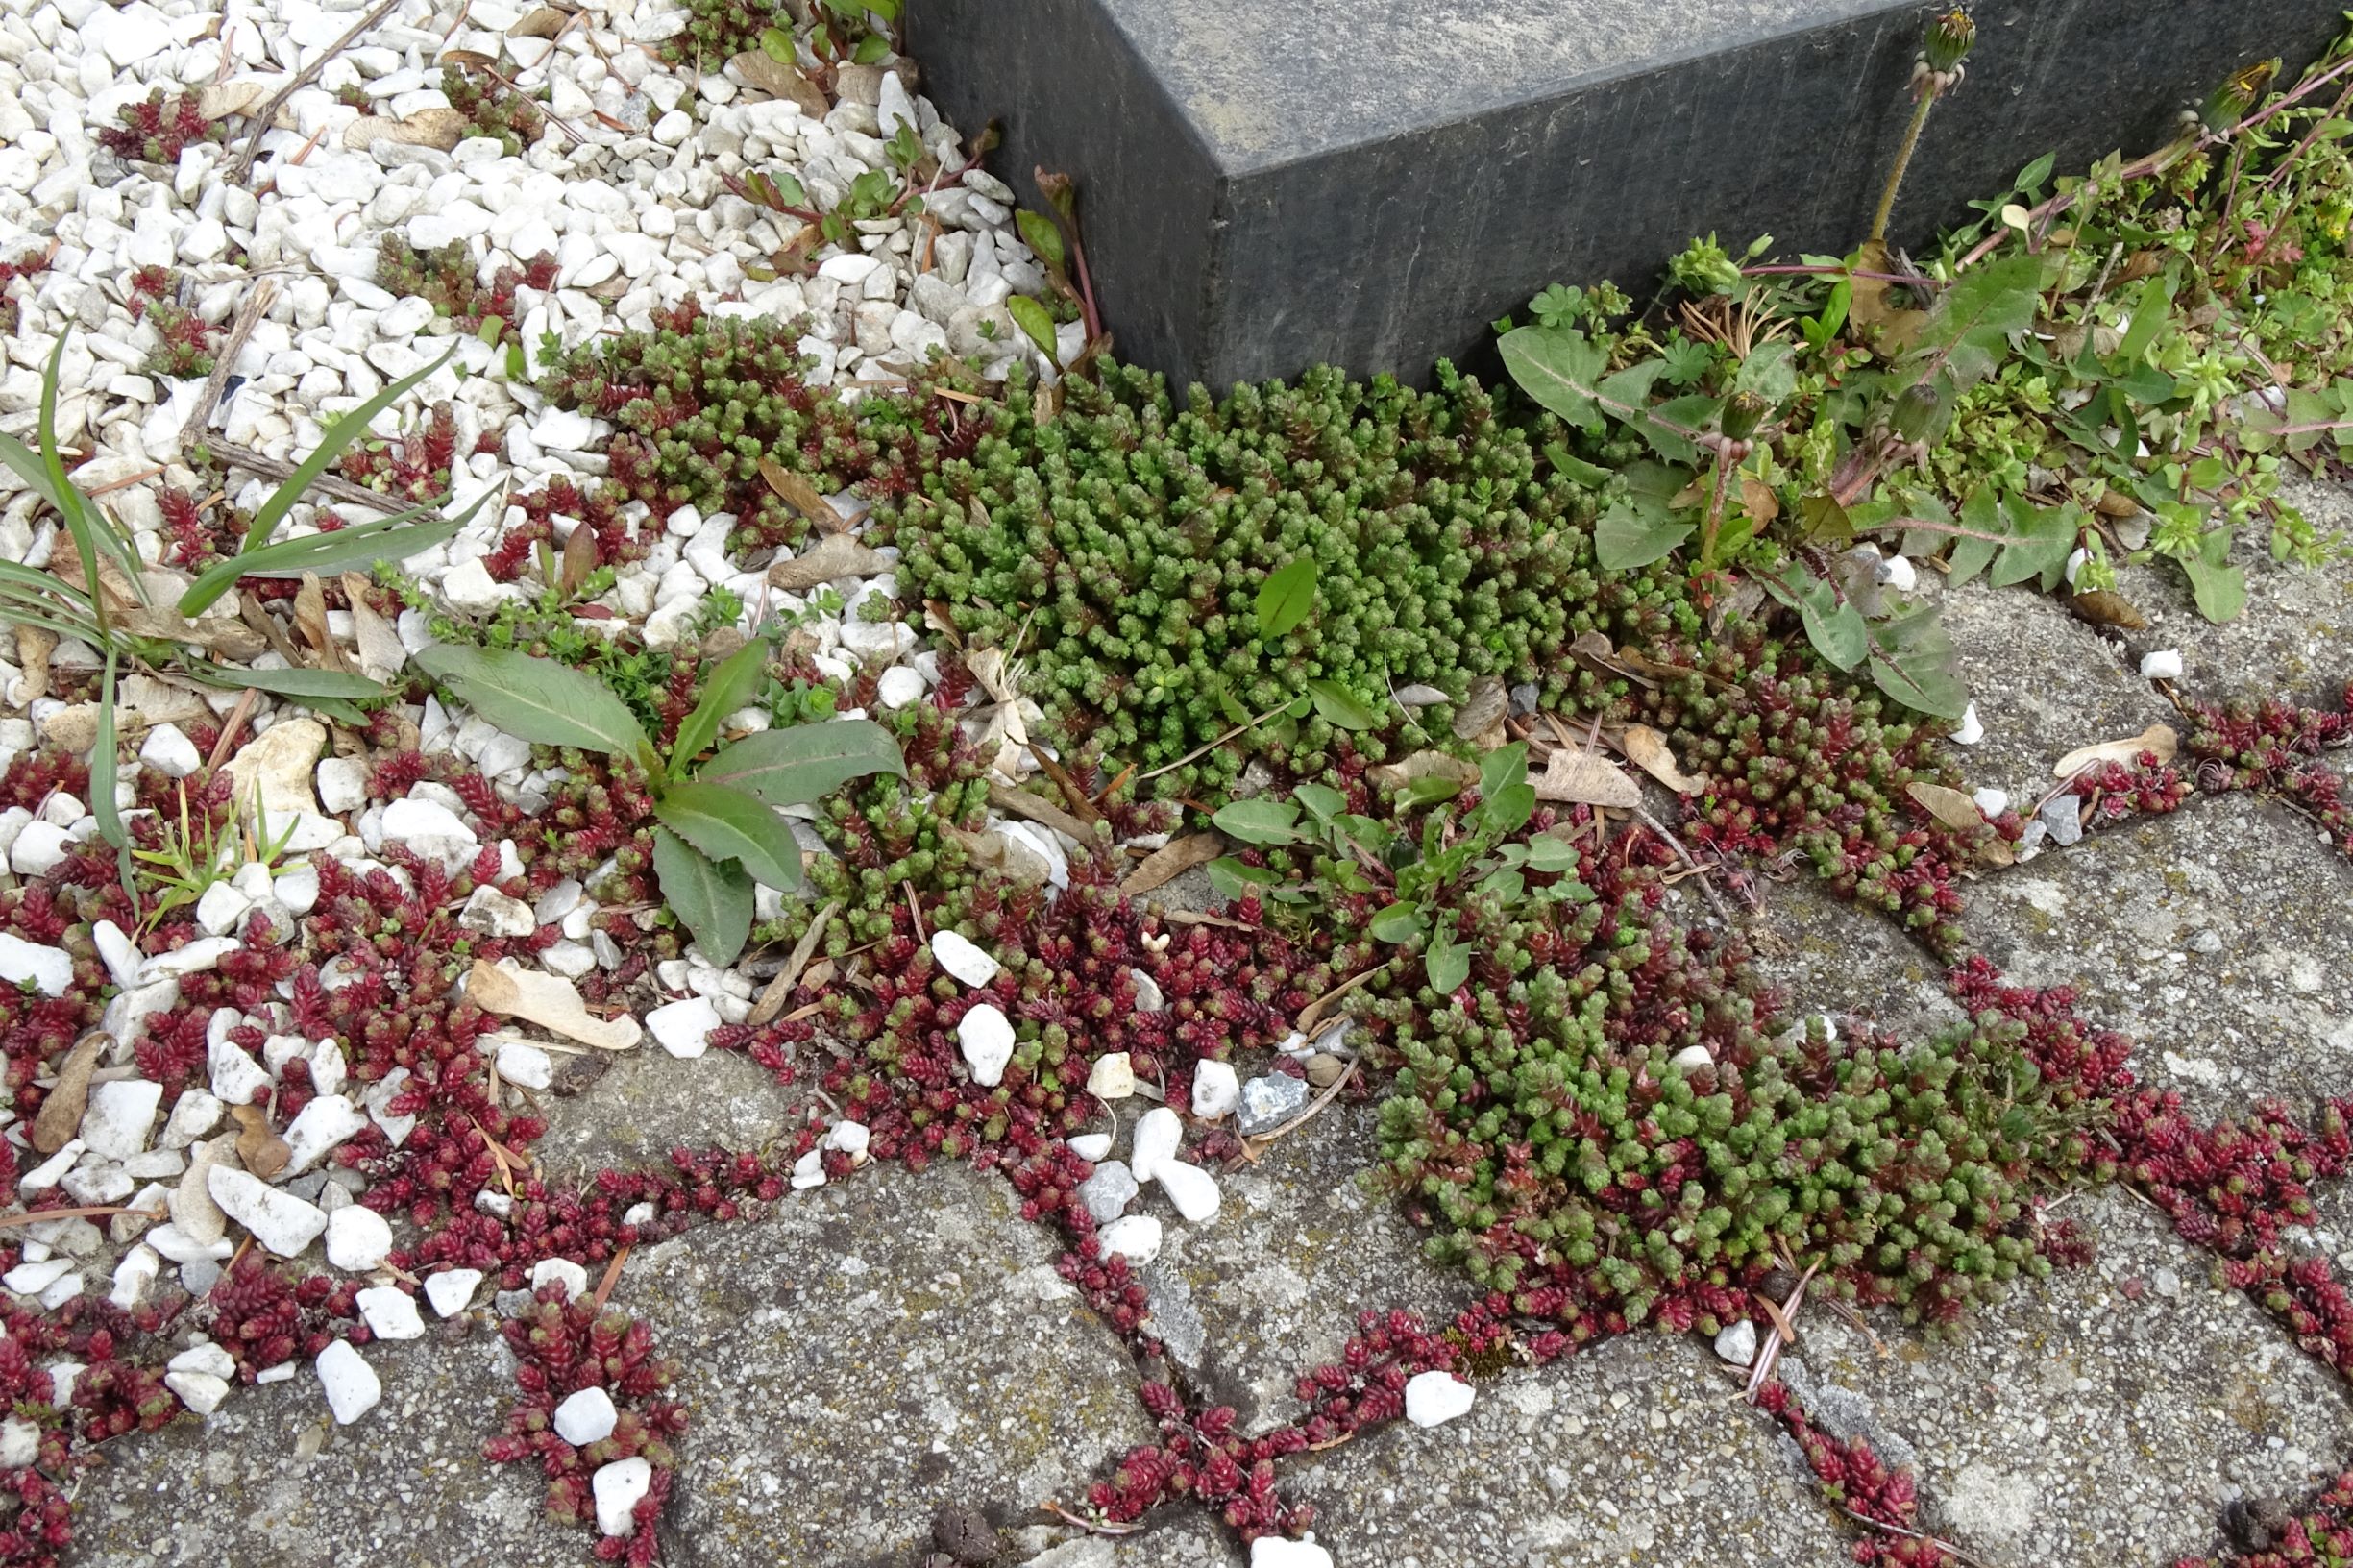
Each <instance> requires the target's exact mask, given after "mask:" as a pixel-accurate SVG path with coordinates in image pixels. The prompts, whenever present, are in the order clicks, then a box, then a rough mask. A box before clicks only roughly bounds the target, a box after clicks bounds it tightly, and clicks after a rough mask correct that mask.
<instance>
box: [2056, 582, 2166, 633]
mask: <svg viewBox="0 0 2353 1568" xmlns="http://www.w3.org/2000/svg"><path fill="white" fill-rule="evenodd" d="M2067 607H2068V608H2069V609H2070V610H2072V611H2073V612H2074V614H2075V618H2076V619H2077V620H2079V621H2089V622H2090V623H2092V625H2096V626H2115V627H2117V628H2118V629H2120V630H2122V631H2146V630H2147V629H2148V618H2147V617H2146V616H2145V615H2143V614H2142V613H2141V612H2140V610H2139V609H2137V608H2136V607H2135V606H2134V604H2133V602H2132V600H2129V599H2126V598H2125V597H2124V596H2123V595H2122V594H2112V593H2110V592H2108V591H2107V590H2106V589H2104V588H2096V589H2094V590H2093V591H2092V592H2090V593H2088V594H2070V595H2069V596H2068V599H2067Z"/></svg>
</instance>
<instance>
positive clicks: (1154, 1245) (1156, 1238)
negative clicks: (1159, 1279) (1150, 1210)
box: [1095, 1214, 1161, 1268]
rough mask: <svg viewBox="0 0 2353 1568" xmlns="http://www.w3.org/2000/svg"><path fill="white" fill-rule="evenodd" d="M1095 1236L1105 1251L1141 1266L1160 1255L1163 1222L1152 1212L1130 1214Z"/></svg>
mask: <svg viewBox="0 0 2353 1568" xmlns="http://www.w3.org/2000/svg"><path fill="white" fill-rule="evenodd" d="M1095 1238H1096V1239H1097V1240H1099V1241H1100V1242H1102V1244H1103V1250H1104V1252H1105V1253H1107V1254H1109V1255H1111V1256H1113V1257H1117V1258H1125V1259H1126V1260H1127V1261H1128V1262H1131V1263H1134V1264H1135V1265H1136V1266H1137V1267H1139V1268H1141V1267H1142V1266H1143V1265H1144V1264H1146V1263H1148V1262H1151V1261H1152V1260H1153V1259H1155V1258H1158V1257H1159V1256H1160V1247H1161V1224H1160V1221H1159V1220H1157V1219H1155V1218H1153V1217H1152V1216H1151V1215H1150V1214H1130V1215H1128V1216H1127V1217H1126V1218H1124V1219H1115V1220H1113V1221H1112V1222H1111V1223H1110V1224H1109V1225H1106V1226H1104V1227H1103V1228H1102V1230H1100V1231H1098V1232H1096V1233H1095Z"/></svg>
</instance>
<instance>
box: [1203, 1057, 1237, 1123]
mask: <svg viewBox="0 0 2353 1568" xmlns="http://www.w3.org/2000/svg"><path fill="white" fill-rule="evenodd" d="M1241 1103H1242V1081H1241V1075H1240V1074H1239V1073H1238V1072H1236V1071H1235V1070H1234V1066H1233V1064H1232V1063H1230V1062H1196V1063H1194V1064H1193V1115H1196V1116H1199V1117H1200V1118H1201V1119H1202V1120H1204V1121H1215V1120H1216V1119H1217V1118H1218V1117H1220V1116H1230V1115H1233V1114H1234V1112H1235V1110H1236V1109H1237V1108H1238V1106H1240V1104H1241Z"/></svg>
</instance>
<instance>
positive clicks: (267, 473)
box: [205, 441, 401, 516]
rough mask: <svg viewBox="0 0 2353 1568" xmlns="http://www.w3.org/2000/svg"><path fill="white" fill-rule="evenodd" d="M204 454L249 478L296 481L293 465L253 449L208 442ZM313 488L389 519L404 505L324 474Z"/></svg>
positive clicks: (350, 482)
mask: <svg viewBox="0 0 2353 1568" xmlns="http://www.w3.org/2000/svg"><path fill="white" fill-rule="evenodd" d="M205 450H206V451H208V452H209V453H212V455H213V456H215V457H218V458H219V459H220V460H221V461H222V462H223V463H225V464H226V465H228V466H229V467H231V468H241V469H243V470H244V471H245V472H246V473H248V474H258V475H259V476H261V478H265V479H290V478H294V465H293V464H292V463H289V462H285V461H283V460H282V459H280V458H277V457H272V456H269V455H267V454H266V453H258V452H256V451H254V450H253V449H252V448H251V447H240V446H237V445H235V444H234V443H233V442H229V441H207V442H206V443H205ZM310 488H311V489H313V490H317V491H321V492H323V493H325V494H327V495H330V496H332V497H334V498H335V499H336V500H337V501H341V502H349V503H351V504H352V505H354V506H366V507H369V508H371V509H373V510H375V511H379V512H382V513H384V514H386V515H387V516H389V515H390V514H392V513H394V512H397V511H399V510H400V509H401V503H400V502H397V501H395V500H393V498H392V497H390V496H387V495H384V494H382V493H380V492H379V491H375V490H371V489H369V488H368V487H367V486H366V485H364V484H354V483H353V482H352V481H351V480H349V479H347V478H340V477H339V476H337V475H333V474H322V475H320V476H319V477H318V478H314V479H312V480H311V481H310Z"/></svg>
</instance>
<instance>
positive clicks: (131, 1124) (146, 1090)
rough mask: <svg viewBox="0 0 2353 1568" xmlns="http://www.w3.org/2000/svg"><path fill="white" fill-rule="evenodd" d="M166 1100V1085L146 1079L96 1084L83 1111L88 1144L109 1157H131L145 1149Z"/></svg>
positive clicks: (84, 1131) (112, 1158)
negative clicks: (164, 1095) (148, 1134)
mask: <svg viewBox="0 0 2353 1568" xmlns="http://www.w3.org/2000/svg"><path fill="white" fill-rule="evenodd" d="M162 1103H163V1086H162V1085H161V1084H155V1083H149V1082H148V1081H147V1080H146V1079H144V1078H124V1079H119V1080H117V1081H116V1082H113V1083H110V1084H92V1085H91V1086H90V1097H89V1105H88V1108H87V1109H86V1110H85V1111H84V1112H83V1113H82V1141H83V1143H84V1145H85V1146H86V1147H87V1148H88V1149H89V1151H90V1152H91V1153H92V1154H97V1155H102V1156H104V1157H105V1158H107V1159H109V1160H128V1159H130V1158H131V1157H132V1156H133V1155H135V1154H139V1153H142V1152H144V1151H145V1149H146V1147H147V1132H148V1129H149V1128H151V1127H153V1126H154V1125H155V1123H156V1111H157V1110H158V1108H159V1107H160V1106H161V1105H162Z"/></svg>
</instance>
